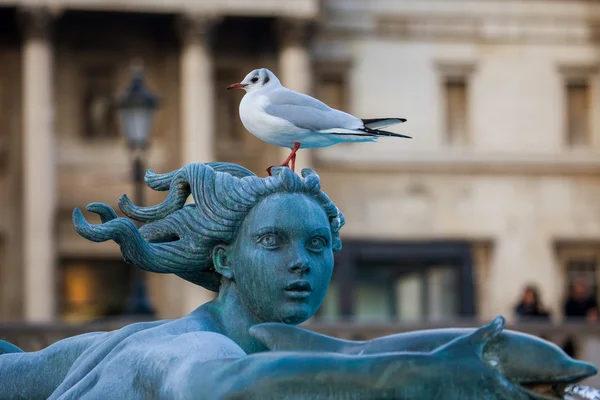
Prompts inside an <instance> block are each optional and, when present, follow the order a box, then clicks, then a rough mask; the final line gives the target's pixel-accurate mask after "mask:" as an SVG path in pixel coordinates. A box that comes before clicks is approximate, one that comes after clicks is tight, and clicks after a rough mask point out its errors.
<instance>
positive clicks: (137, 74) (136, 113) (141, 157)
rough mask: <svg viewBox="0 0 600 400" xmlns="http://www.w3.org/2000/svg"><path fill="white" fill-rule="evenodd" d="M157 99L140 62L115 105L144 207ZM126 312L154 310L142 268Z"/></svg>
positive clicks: (146, 313)
mask: <svg viewBox="0 0 600 400" xmlns="http://www.w3.org/2000/svg"><path fill="white" fill-rule="evenodd" d="M158 103H159V100H158V98H157V97H156V96H155V95H154V94H152V93H150V92H149V91H148V90H147V89H146V87H145V85H144V73H143V69H142V66H141V64H140V63H136V64H135V65H134V66H133V68H132V77H131V82H130V83H129V88H128V89H127V91H126V92H125V93H123V94H121V95H120V96H118V97H117V101H116V106H117V109H118V110H119V117H120V120H121V125H122V129H123V133H124V135H125V139H126V140H127V146H128V147H129V150H130V154H131V161H132V175H133V176H132V178H133V181H134V183H135V197H134V202H135V204H137V205H139V206H143V205H144V203H145V201H144V172H145V166H144V164H145V163H144V161H145V156H146V153H147V151H148V147H149V144H150V133H151V127H152V122H153V119H154V112H155V110H156V108H158ZM125 313H126V314H128V315H144V316H149V315H150V316H153V315H154V309H153V307H152V304H151V303H150V299H149V297H148V290H147V288H146V282H145V280H144V275H143V271H142V270H141V268H138V267H137V266H134V267H133V271H132V285H131V293H130V294H129V298H128V300H127V305H126V307H125Z"/></svg>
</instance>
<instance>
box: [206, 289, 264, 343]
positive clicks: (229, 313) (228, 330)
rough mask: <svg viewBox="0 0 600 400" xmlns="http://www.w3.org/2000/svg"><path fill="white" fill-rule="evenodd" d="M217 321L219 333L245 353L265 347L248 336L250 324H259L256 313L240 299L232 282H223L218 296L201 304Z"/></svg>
mask: <svg viewBox="0 0 600 400" xmlns="http://www.w3.org/2000/svg"><path fill="white" fill-rule="evenodd" d="M201 308H203V309H204V310H205V311H207V312H209V313H210V314H211V316H212V318H213V319H214V320H215V322H216V323H217V325H218V327H219V330H220V333H222V334H223V335H225V336H227V337H228V338H230V339H231V340H233V341H234V342H236V343H237V344H238V345H239V346H240V347H241V348H242V349H243V350H244V351H245V352H246V353H247V354H251V353H257V352H260V351H265V350H267V348H266V347H265V346H264V345H263V344H262V343H261V342H259V341H258V340H256V339H254V338H253V337H252V336H250V334H249V332H248V330H249V329H250V327H251V326H253V325H256V324H260V323H262V322H264V321H261V320H260V319H258V318H257V317H256V314H255V313H254V312H253V311H252V310H250V309H249V308H248V306H247V305H246V303H245V302H244V301H243V300H242V298H241V297H240V295H239V292H238V291H237V290H236V288H235V284H233V283H229V282H227V283H224V284H223V285H222V286H221V290H220V291H219V295H218V297H217V298H216V299H215V300H213V301H211V302H210V303H207V304H205V305H204V306H202V307H201Z"/></svg>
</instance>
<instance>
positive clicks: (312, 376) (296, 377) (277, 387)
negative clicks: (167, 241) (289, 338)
mask: <svg viewBox="0 0 600 400" xmlns="http://www.w3.org/2000/svg"><path fill="white" fill-rule="evenodd" d="M409 358H410V360H409ZM427 359H429V360H427ZM432 362H433V360H432V359H431V357H430V356H429V355H426V354H422V355H415V356H411V357H406V356H398V355H394V354H386V355H376V356H349V355H342V354H335V353H309V352H265V353H257V354H252V355H249V356H246V357H242V358H229V359H217V360H211V361H205V362H194V361H191V362H186V363H182V364H181V366H180V368H178V369H177V370H176V371H174V373H173V374H171V375H170V376H168V377H167V379H166V381H165V386H164V390H163V391H162V396H161V398H163V399H221V400H225V399H280V398H285V397H286V396H290V395H292V397H293V398H296V399H314V398H325V397H327V396H331V395H332V394H335V398H378V399H385V398H389V399H392V398H397V394H398V389H399V388H398V387H399V386H403V387H402V391H406V390H411V388H410V386H412V385H413V383H415V382H416V381H413V382H410V381H404V382H403V383H400V382H399V379H395V378H394V377H397V376H398V374H399V371H400V369H401V368H404V369H405V370H406V368H413V367H416V368H415V370H419V367H418V366H416V365H415V364H422V365H425V364H430V363H432ZM403 364H404V366H403V367H402V365H403ZM182 382H185V384H183V385H182ZM422 390H427V389H422Z"/></svg>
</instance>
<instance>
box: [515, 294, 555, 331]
mask: <svg viewBox="0 0 600 400" xmlns="http://www.w3.org/2000/svg"><path fill="white" fill-rule="evenodd" d="M515 316H516V318H517V320H518V321H519V322H523V321H536V322H550V313H549V312H548V311H547V310H546V309H545V308H544V306H543V305H542V302H541V300H540V293H539V290H538V288H537V287H536V286H535V285H527V286H526V287H525V289H523V293H522V295H521V301H520V302H519V304H517V305H516V307H515Z"/></svg>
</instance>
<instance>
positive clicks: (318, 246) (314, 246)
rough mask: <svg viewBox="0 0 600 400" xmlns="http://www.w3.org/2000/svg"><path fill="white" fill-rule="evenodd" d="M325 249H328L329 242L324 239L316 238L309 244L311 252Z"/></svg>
mask: <svg viewBox="0 0 600 400" xmlns="http://www.w3.org/2000/svg"><path fill="white" fill-rule="evenodd" d="M325 247H327V241H326V240H325V239H323V238H322V237H314V238H312V239H310V241H309V242H308V248H309V249H310V250H311V251H317V252H320V251H323V249H324V248H325Z"/></svg>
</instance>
